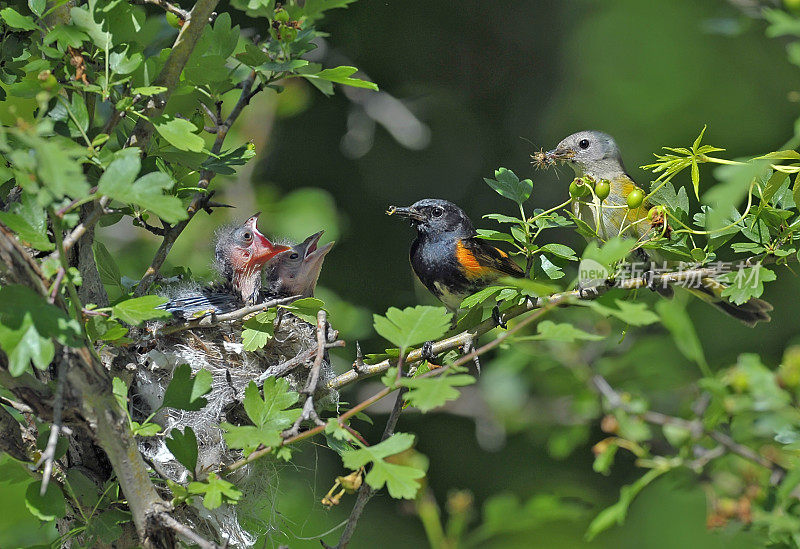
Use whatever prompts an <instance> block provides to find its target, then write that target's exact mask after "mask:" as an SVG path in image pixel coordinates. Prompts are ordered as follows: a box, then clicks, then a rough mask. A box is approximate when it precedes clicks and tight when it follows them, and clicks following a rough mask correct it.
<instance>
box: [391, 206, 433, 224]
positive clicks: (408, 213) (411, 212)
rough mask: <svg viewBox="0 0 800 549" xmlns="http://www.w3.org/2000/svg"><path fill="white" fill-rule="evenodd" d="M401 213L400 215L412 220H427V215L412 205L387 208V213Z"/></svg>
mask: <svg viewBox="0 0 800 549" xmlns="http://www.w3.org/2000/svg"><path fill="white" fill-rule="evenodd" d="M395 214H397V215H399V216H400V217H406V218H408V219H410V220H412V221H425V216H424V215H422V212H420V211H418V210H416V209H415V208H412V207H411V206H409V207H407V208H398V207H397V206H389V209H388V210H386V215H395Z"/></svg>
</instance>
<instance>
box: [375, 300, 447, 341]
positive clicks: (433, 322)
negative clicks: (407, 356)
mask: <svg viewBox="0 0 800 549" xmlns="http://www.w3.org/2000/svg"><path fill="white" fill-rule="evenodd" d="M372 319H373V325H374V326H375V331H376V332H378V334H379V335H381V336H383V337H384V338H385V339H387V340H389V341H391V342H392V343H393V344H395V345H397V346H398V347H399V348H400V349H408V348H409V347H410V346H412V345H417V344H419V343H423V342H425V341H432V340H434V339H439V338H440V337H442V336H443V335H444V334H445V333H447V330H448V329H449V327H450V314H449V313H448V312H447V309H445V308H444V307H428V306H423V305H418V306H416V307H407V308H405V309H403V310H402V311H401V310H400V309H398V308H396V307H390V308H389V310H388V311H386V316H385V317H384V316H380V315H372Z"/></svg>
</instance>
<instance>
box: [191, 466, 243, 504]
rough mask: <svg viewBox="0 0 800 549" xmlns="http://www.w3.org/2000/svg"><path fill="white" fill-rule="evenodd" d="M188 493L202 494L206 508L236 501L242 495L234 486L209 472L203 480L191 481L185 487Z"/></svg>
mask: <svg viewBox="0 0 800 549" xmlns="http://www.w3.org/2000/svg"><path fill="white" fill-rule="evenodd" d="M187 488H188V490H189V493H190V494H196V495H202V496H203V506H204V507H205V508H206V509H216V508H218V507H219V506H220V505H222V502H223V501H225V502H226V503H236V502H237V501H239V498H241V497H242V492H240V491H239V490H238V489H237V488H236V486H234V485H233V484H231V483H230V482H228V481H227V480H223V479H221V478H219V477H218V476H217V474H216V473H209V475H208V478H207V479H206V481H205V482H198V481H193V482H190V483H189V486H188V487H187Z"/></svg>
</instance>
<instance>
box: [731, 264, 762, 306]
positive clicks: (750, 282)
mask: <svg viewBox="0 0 800 549" xmlns="http://www.w3.org/2000/svg"><path fill="white" fill-rule="evenodd" d="M775 278H776V275H775V273H774V272H773V271H771V270H769V269H767V268H766V267H764V266H763V265H760V264H759V265H755V266H753V267H747V268H743V269H739V270H738V271H734V272H730V273H725V274H723V275H721V276H720V277H719V280H721V281H723V282H727V283H729V284H730V285H729V286H728V287H727V288H725V289H724V290H722V297H727V298H728V299H730V300H731V301H732V302H733V303H735V304H736V305H741V304H743V303H746V302H747V301H748V300H749V299H750V298H753V297H760V296H761V294H763V293H764V282H772V281H773V280H775Z"/></svg>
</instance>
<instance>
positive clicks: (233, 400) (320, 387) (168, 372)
mask: <svg viewBox="0 0 800 549" xmlns="http://www.w3.org/2000/svg"><path fill="white" fill-rule="evenodd" d="M159 327H160V326H154V325H151V326H148V327H147V328H146V329H145V330H143V331H142V333H140V334H138V335H139V336H140V339H139V340H138V341H139V342H140V344H139V345H138V346H137V350H136V352H134V353H133V356H131V355H128V356H126V357H124V359H123V357H122V356H117V357H108V358H110V359H111V362H114V363H115V364H114V365H113V366H112V368H113V367H114V366H120V363H119V361H120V359H123V360H124V362H127V363H128V365H127V369H128V370H131V369H133V368H132V366H134V364H131V362H133V361H135V378H134V380H133V383H132V388H131V393H130V397H131V402H132V415H133V418H134V419H137V420H138V421H142V420H143V419H144V418H146V417H148V416H149V415H150V414H151V413H152V411H154V410H157V409H158V408H159V407H160V405H161V403H162V402H163V398H164V393H165V391H166V388H167V386H168V385H169V382H170V380H171V379H172V375H173V371H174V370H175V368H177V367H178V366H180V365H181V364H189V366H190V367H191V369H192V372H193V373H196V372H198V371H199V370H200V369H205V370H207V371H208V372H210V373H211V375H212V379H213V381H212V386H211V392H210V393H209V394H207V395H205V398H206V399H207V400H208V404H207V405H206V406H204V407H203V408H202V409H200V410H198V411H194V412H190V411H184V410H175V409H172V408H165V409H162V410H161V411H159V412H158V414H156V416H155V417H154V418H153V421H155V422H156V423H158V424H159V425H161V426H162V427H163V429H162V431H161V433H162V434H159V435H157V436H154V437H144V438H141V439H140V442H139V450H140V451H141V453H142V454H143V455H144V456H145V458H146V459H147V460H148V461H150V462H151V463H152V464H153V465H154V467H155V468H156V469H157V472H158V473H159V474H160V475H162V476H165V477H166V478H168V479H169V480H172V481H174V482H178V483H181V484H185V483H186V482H188V481H189V480H190V474H189V471H187V470H186V468H185V467H184V466H183V465H181V464H180V463H179V462H178V461H177V460H176V459H175V458H174V456H173V455H172V454H171V453H170V451H169V450H168V449H167V447H166V444H165V442H164V438H165V434H166V433H169V432H171V431H172V429H175V428H177V429H179V430H183V429H184V428H185V427H191V428H192V430H193V431H194V432H195V435H196V436H197V445H198V464H197V470H198V471H199V472H201V474H202V473H203V472H209V471H215V470H218V469H219V468H221V467H222V466H224V465H227V464H230V463H232V462H234V461H237V460H239V459H241V458H242V453H241V451H240V450H232V449H230V448H228V447H227V446H226V444H225V439H224V432H223V431H222V429H221V428H220V423H222V422H228V423H232V424H234V425H241V424H247V423H249V420H248V418H247V416H246V414H245V413H244V410H243V407H242V404H241V403H242V400H243V398H244V391H245V388H246V387H247V385H248V384H249V383H250V382H251V381H255V382H256V383H257V384H258V385H259V386H260V385H261V384H263V381H264V379H265V378H266V377H269V376H275V377H285V378H286V379H287V380H288V381H289V386H290V388H291V389H292V390H295V391H298V392H299V391H301V390H302V389H303V388H305V385H306V382H307V380H308V376H309V374H310V372H311V368H310V366H311V364H312V362H313V360H314V357H315V356H316V348H317V327H316V326H314V325H311V324H309V323H308V322H306V321H305V320H302V319H300V318H298V317H296V316H294V315H292V314H291V313H288V312H283V313H282V314H279V315H278V318H277V319H276V321H275V332H274V336H273V337H272V338H271V339H270V340H269V341H268V342H267V344H266V345H265V346H264V347H263V348H262V349H260V350H258V351H255V352H248V351H245V350H244V349H243V345H242V339H241V332H242V320H237V321H233V322H229V323H224V324H218V325H215V326H212V327H204V328H193V329H186V330H182V331H179V332H174V333H171V334H168V335H166V336H156V337H153V334H154V333H155V334H157V333H158V328H159ZM148 332H149V333H148ZM327 332H328V333H327V334H326V338H327V339H328V341H329V342H333V341H334V340H336V337H337V333H336V332H335V330H333V329H331V328H330V326H328V329H327ZM132 337H133V338H134V339H136V334H132ZM116 369H117V370H119V368H116ZM333 377H334V372H333V369H332V367H331V365H330V360H329V357H328V353H327V351H326V352H325V355H324V360H323V362H322V365H321V368H320V376H319V382H318V384H317V393H316V395H315V403H316V405H317V406H316V407H317V410H318V411H319V410H320V409H335V408H336V407H337V406H338V402H339V395H338V392H337V391H336V390H334V389H327V388H326V386H327V382H328V381H329V380H331V379H332V378H333ZM265 467H266V466H265V465H263V464H255V465H249V466H247V467H244V468H242V469H240V470H239V471H238V472H237V475H238V476H237V478H236V479H234V480H235V481H236V484H237V487H238V488H239V489H240V490H242V491H243V493H244V495H243V498H242V500H243V501H242V502H240V504H239V505H237V506H225V505H223V507H222V508H220V509H218V510H216V511H215V512H208V511H207V510H205V509H202V508H201V507H196V508H194V509H191V510H189V511H190V516H189V517H188V518H189V519H190V521H191V522H193V523H194V524H195V526H196V527H198V528H199V529H200V530H204V531H207V532H213V533H215V534H217V535H215V536H214V537H220V535H221V537H222V538H225V539H227V540H228V541H229V543H231V544H233V545H238V546H247V545H251V544H252V543H254V542H255V541H256V539H257V536H258V535H259V534H263V533H266V531H268V530H269V529H271V528H274V525H272V524H262V525H261V526H260V527H258V528H256V530H257V531H253V530H254V528H253V526H252V521H246V522H247V523H248V525H249V526H250V527H249V528H248V529H247V530H245V529H243V528H242V527H241V526H240V524H239V522H240V519H245V518H247V517H243V516H241V515H242V513H241V511H239V510H237V509H236V508H237V507H238V508H241V509H244V508H245V507H246V505H242V503H243V502H245V500H246V499H247V496H248V494H252V495H258V496H259V497H260V498H262V500H263V497H264V494H268V493H272V491H273V489H274V487H272V486H271V483H272V480H273V477H274V475H272V474H269V473H268V472H267V471H266V470H265ZM262 505H263V503H262Z"/></svg>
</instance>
